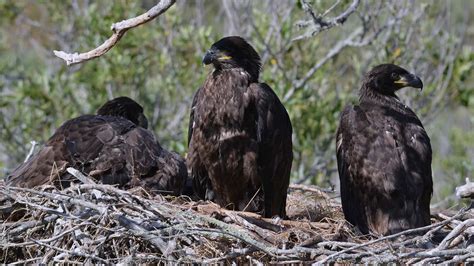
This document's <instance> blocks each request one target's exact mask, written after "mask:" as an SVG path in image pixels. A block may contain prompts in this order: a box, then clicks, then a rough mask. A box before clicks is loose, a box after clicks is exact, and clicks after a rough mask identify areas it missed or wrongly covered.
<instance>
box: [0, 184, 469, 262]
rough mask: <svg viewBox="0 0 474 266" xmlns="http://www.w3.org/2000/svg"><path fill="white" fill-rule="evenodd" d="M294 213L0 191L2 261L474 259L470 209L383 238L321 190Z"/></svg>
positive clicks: (297, 191) (113, 191) (47, 189)
mask: <svg viewBox="0 0 474 266" xmlns="http://www.w3.org/2000/svg"><path fill="white" fill-rule="evenodd" d="M303 198H304V199H306V200H301V199H303ZM305 204H306V205H305ZM287 209H288V216H289V218H290V220H281V219H266V218H262V217H260V216H259V215H257V214H254V213H248V212H237V211H230V210H226V209H222V208H220V207H219V206H217V205H215V204H213V203H209V202H193V201H191V200H190V199H187V198H183V197H180V198H173V197H170V198H165V197H162V196H151V195H148V194H146V192H144V191H142V190H140V189H135V190H129V191H125V190H120V189H117V188H115V187H113V186H109V185H101V184H79V185H73V186H71V187H69V188H67V189H64V190H58V189H56V188H55V187H52V186H43V187H40V188H36V189H34V190H33V189H25V188H13V187H6V186H3V185H0V219H1V220H0V248H1V251H0V259H1V261H0V263H15V264H20V263H21V264H23V263H48V262H56V263H72V264H76V263H81V264H82V263H104V264H116V263H131V262H133V263H153V262H159V261H160V262H176V263H194V262H196V263H217V262H222V263H232V262H234V263H257V264H261V263H282V262H286V263H298V262H313V263H314V262H316V263H329V262H352V263H354V262H359V263H365V262H382V263H383V262H406V263H441V262H443V263H454V262H462V261H464V262H472V261H474V211H473V210H472V209H468V208H465V209H463V210H461V211H459V212H457V213H453V214H451V215H445V214H441V213H439V214H436V215H433V220H432V221H433V223H432V224H431V225H430V226H426V227H423V228H417V229H412V230H408V231H405V232H401V233H398V234H395V235H391V236H385V237H375V236H361V235H360V234H359V233H357V231H356V229H354V228H352V227H351V226H350V225H348V224H347V223H346V222H345V221H344V219H343V215H342V213H341V208H340V206H339V204H338V203H337V202H336V201H334V200H333V199H331V197H330V196H328V195H327V194H326V193H324V192H322V191H320V190H319V189H317V188H315V187H305V186H292V190H291V193H290V195H289V199H288V208H287ZM436 237H438V238H439V240H438V241H436Z"/></svg>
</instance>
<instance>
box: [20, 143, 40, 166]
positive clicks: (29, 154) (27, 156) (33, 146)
mask: <svg viewBox="0 0 474 266" xmlns="http://www.w3.org/2000/svg"><path fill="white" fill-rule="evenodd" d="M30 143H31V148H30V151H29V152H28V154H27V155H26V157H25V160H24V161H23V162H24V163H26V161H28V160H29V159H30V158H31V156H32V155H33V153H34V152H35V148H36V145H37V144H38V142H36V141H34V140H32V141H30Z"/></svg>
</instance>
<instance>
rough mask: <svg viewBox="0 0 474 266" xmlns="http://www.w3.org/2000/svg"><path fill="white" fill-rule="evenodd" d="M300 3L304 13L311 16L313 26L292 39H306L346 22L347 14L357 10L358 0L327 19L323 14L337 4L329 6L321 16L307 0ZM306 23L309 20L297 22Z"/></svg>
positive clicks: (304, 24)
mask: <svg viewBox="0 0 474 266" xmlns="http://www.w3.org/2000/svg"><path fill="white" fill-rule="evenodd" d="M301 4H302V6H303V9H304V10H305V11H306V13H308V14H309V15H310V16H311V19H312V22H313V26H312V27H311V28H310V30H309V31H307V32H306V33H305V34H303V35H300V36H298V37H296V38H294V39H293V41H297V40H302V39H307V38H310V37H313V36H315V35H316V34H318V33H320V32H322V31H325V30H329V29H330V28H332V27H335V26H339V25H342V24H344V22H346V20H347V19H348V18H349V16H350V15H352V13H354V12H355V11H356V10H357V7H358V6H359V4H360V0H353V1H352V4H351V5H350V6H349V7H348V8H347V9H346V10H344V12H342V13H341V14H339V15H338V16H336V17H333V18H330V19H327V20H324V19H323V16H324V15H325V14H327V13H329V12H330V11H331V10H332V9H334V7H335V6H336V5H337V3H336V4H335V5H333V6H331V7H330V8H329V9H328V10H327V11H326V12H324V14H323V15H322V16H318V15H316V14H315V13H314V10H313V8H312V7H311V5H310V4H309V3H308V2H307V0H301ZM308 24H309V21H304V22H299V23H298V25H299V26H306V25H308Z"/></svg>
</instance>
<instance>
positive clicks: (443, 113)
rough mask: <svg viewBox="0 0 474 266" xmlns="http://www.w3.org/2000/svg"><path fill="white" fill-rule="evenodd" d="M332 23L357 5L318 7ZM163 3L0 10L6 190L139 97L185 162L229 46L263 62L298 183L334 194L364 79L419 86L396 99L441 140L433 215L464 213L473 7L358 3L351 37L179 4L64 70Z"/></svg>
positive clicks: (274, 16) (211, 5)
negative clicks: (58, 144) (77, 129)
mask: <svg viewBox="0 0 474 266" xmlns="http://www.w3.org/2000/svg"><path fill="white" fill-rule="evenodd" d="M308 3H309V4H310V5H311V6H312V8H313V10H314V13H315V14H316V15H318V16H319V15H320V16H322V17H323V19H325V20H330V19H331V18H333V17H335V16H338V15H339V14H341V13H342V12H343V11H344V10H346V9H347V8H348V7H349V6H350V5H351V4H352V3H353V1H347V0H346V1H344V0H339V1H337V0H315V1H308ZM154 4H155V1H150V0H143V1H126V0H116V1H113V2H112V1H91V0H72V1H59V0H55V1H52V0H51V1H25V0H21V1H8V0H0V24H1V25H0V107H1V109H0V112H1V113H0V169H2V172H1V174H0V176H3V175H5V174H6V173H8V171H11V170H12V169H13V168H14V167H16V165H17V164H19V163H20V162H21V161H22V160H23V159H24V158H25V156H26V154H27V153H28V150H29V149H30V147H31V144H30V141H32V140H35V141H39V142H44V141H45V140H47V139H48V137H49V136H50V135H51V134H52V133H53V132H54V130H55V129H56V128H57V127H59V126H60V125H61V124H62V123H63V122H64V121H66V120H67V119H70V118H73V117H75V116H78V115H81V114H86V113H94V112H95V109H96V108H97V107H99V106H100V105H101V104H102V103H104V102H105V101H106V100H107V99H111V98H113V97H117V96H120V95H126V96H130V97H132V98H134V99H136V100H137V101H139V102H140V103H141V104H142V105H143V106H144V108H145V113H146V115H147V116H148V118H149V121H150V124H151V129H152V130H153V131H154V132H155V134H156V135H157V136H158V138H159V140H160V142H161V143H162V145H163V146H165V147H167V148H169V149H172V150H175V151H177V152H179V153H180V154H181V155H183V156H184V155H185V153H186V149H187V143H186V139H187V138H186V136H187V123H188V115H189V107H190V104H191V99H192V95H193V93H194V91H195V90H196V89H197V88H198V87H199V86H200V85H201V84H202V83H203V80H204V78H205V76H206V75H207V73H208V72H209V71H210V70H209V68H204V67H202V64H201V58H202V56H203V54H204V52H205V51H206V50H207V48H208V47H210V45H211V44H212V43H213V42H215V41H216V40H218V39H220V38H221V37H223V36H227V35H241V36H243V37H245V38H246V39H247V40H248V41H249V42H250V43H251V44H253V45H254V47H255V48H256V49H257V51H259V53H260V55H261V56H262V60H263V73H262V75H261V80H262V81H265V82H266V83H268V84H269V85H270V86H272V88H273V89H274V90H275V91H276V93H277V94H278V95H279V97H280V98H281V99H282V101H283V103H284V105H285V106H286V108H287V109H288V112H289V114H290V116H291V119H292V123H293V127H294V136H293V140H294V153H295V159H294V162H293V170H292V182H297V183H311V184H316V185H319V186H321V187H335V188H336V189H337V186H338V178H337V170H336V165H335V143H334V138H335V131H336V127H337V122H338V117H339V113H340V111H341V110H342V109H343V107H344V106H345V105H347V104H350V103H355V102H356V101H357V98H358V88H359V86H360V81H361V77H362V75H363V73H365V72H366V71H368V69H370V67H372V66H374V65H376V64H379V63H385V62H392V63H396V64H399V65H401V66H404V67H405V68H407V69H408V70H410V71H413V72H415V73H416V74H417V75H418V76H420V77H422V79H423V81H424V84H425V88H424V90H423V91H422V92H421V93H420V92H419V91H418V90H413V89H405V90H403V91H401V92H400V97H401V98H402V100H403V101H404V102H406V103H407V105H409V106H410V107H411V108H412V109H413V110H414V111H415V112H416V113H417V114H418V116H419V117H420V119H421V120H422V122H423V123H424V124H425V127H426V129H427V131H428V134H429V136H430V137H431V141H432V146H433V152H434V154H433V166H432V167H433V171H434V182H435V183H434V184H435V185H434V186H435V188H434V189H435V192H434V197H433V201H432V203H433V205H434V206H437V207H449V206H452V205H453V204H455V198H454V197H453V196H452V195H453V192H454V187H455V186H456V185H459V184H461V183H463V182H464V178H465V177H471V179H472V175H473V172H474V162H473V161H474V131H473V123H474V79H473V68H474V25H473V22H472V15H473V14H474V7H473V6H474V2H472V1H469V0H463V1H461V0H460V1H404V0H402V1H377V0H362V1H361V3H360V4H359V6H358V8H357V11H356V12H355V13H353V14H352V15H350V16H349V18H348V19H347V21H345V23H344V24H342V25H339V26H336V27H333V28H330V29H327V30H324V29H323V30H322V31H320V30H319V29H318V28H317V27H316V26H315V24H314V22H313V20H312V17H311V16H310V15H309V14H308V13H307V12H306V11H305V9H304V8H303V7H304V6H303V5H302V3H301V2H299V1H289V0H281V1H272V0H265V1H252V0H242V1H230V0H224V1H218V0H200V1H197V0H196V1H192V0H188V1H178V2H177V3H176V4H175V5H174V6H173V7H171V8H170V9H169V10H168V11H167V12H166V13H164V14H163V15H162V16H160V17H159V18H158V19H156V20H154V21H151V22H150V23H147V24H145V25H142V26H140V27H138V28H135V29H132V30H130V31H128V32H127V34H126V35H125V36H124V38H122V40H121V41H120V42H119V44H118V45H117V46H116V47H114V48H113V49H112V50H111V51H109V52H108V53H107V54H105V55H104V56H102V57H100V58H98V59H95V60H92V61H88V62H86V63H84V64H79V65H74V66H71V67H67V66H66V64H65V63H64V62H63V61H62V60H60V59H58V58H56V57H55V56H54V55H53V53H52V51H53V50H63V51H66V52H85V51H88V50H91V49H92V48H95V47H96V46H98V45H99V44H101V43H102V42H103V41H105V40H106V39H107V38H108V37H109V36H110V35H111V32H110V26H111V25H112V23H114V22H118V21H120V20H123V19H126V18H130V17H134V16H137V15H139V14H141V13H143V12H145V11H146V10H148V9H149V8H150V7H152V6H153V5H154Z"/></svg>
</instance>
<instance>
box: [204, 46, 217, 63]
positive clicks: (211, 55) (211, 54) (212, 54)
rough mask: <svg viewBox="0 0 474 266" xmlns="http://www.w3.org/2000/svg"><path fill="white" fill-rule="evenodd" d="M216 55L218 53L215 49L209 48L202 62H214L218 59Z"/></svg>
mask: <svg viewBox="0 0 474 266" xmlns="http://www.w3.org/2000/svg"><path fill="white" fill-rule="evenodd" d="M216 55H217V53H216V51H215V50H214V49H210V50H207V52H206V54H205V55H204V57H203V58H202V63H203V64H204V65H209V64H211V63H212V62H214V60H216V57H217V56H216Z"/></svg>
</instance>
